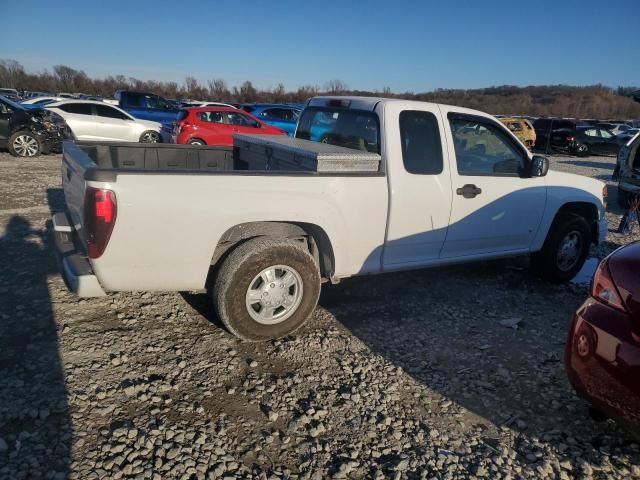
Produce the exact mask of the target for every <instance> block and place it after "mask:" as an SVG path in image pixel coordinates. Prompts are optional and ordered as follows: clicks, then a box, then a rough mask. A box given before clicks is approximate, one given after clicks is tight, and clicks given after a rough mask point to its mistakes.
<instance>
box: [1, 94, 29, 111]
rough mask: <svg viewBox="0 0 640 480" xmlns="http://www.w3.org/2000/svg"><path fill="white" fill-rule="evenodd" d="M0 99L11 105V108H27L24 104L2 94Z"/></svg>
mask: <svg viewBox="0 0 640 480" xmlns="http://www.w3.org/2000/svg"><path fill="white" fill-rule="evenodd" d="M0 100H1V101H2V103H4V104H5V105H8V106H10V107H11V108H15V109H16V110H26V108H25V107H24V105H20V104H19V103H16V102H14V101H11V100H9V99H8V98H7V97H4V96H2V95H0Z"/></svg>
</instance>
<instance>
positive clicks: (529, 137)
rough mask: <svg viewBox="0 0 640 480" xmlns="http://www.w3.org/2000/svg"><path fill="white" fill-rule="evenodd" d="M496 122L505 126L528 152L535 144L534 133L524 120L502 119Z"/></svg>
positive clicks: (529, 123) (531, 126)
mask: <svg viewBox="0 0 640 480" xmlns="http://www.w3.org/2000/svg"><path fill="white" fill-rule="evenodd" d="M498 120H500V121H501V122H502V123H503V124H504V125H506V127H507V128H508V129H509V130H511V132H513V134H514V135H515V136H516V137H518V139H520V141H521V142H522V143H524V145H525V146H526V147H527V148H528V149H529V150H531V149H532V148H533V146H534V145H535V144H536V131H535V130H534V128H533V125H531V122H529V120H527V119H526V118H516V117H502V118H499V119H498Z"/></svg>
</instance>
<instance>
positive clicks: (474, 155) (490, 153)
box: [449, 116, 524, 177]
mask: <svg viewBox="0 0 640 480" xmlns="http://www.w3.org/2000/svg"><path fill="white" fill-rule="evenodd" d="M449 122H450V125H451V134H452V136H453V144H454V147H455V153H456V163H457V166H458V173H459V174H460V175H477V176H513V177H516V176H519V175H520V172H521V171H522V169H523V167H524V154H523V153H522V152H521V151H520V150H519V149H518V148H517V147H516V146H515V145H514V143H513V142H512V141H511V139H510V138H509V137H508V136H507V134H506V132H504V131H502V129H501V128H500V127H498V126H497V125H495V124H493V123H491V122H490V121H485V120H484V119H483V120H477V119H475V118H469V119H467V118H464V117H463V116H460V117H458V116H455V117H450V119H449Z"/></svg>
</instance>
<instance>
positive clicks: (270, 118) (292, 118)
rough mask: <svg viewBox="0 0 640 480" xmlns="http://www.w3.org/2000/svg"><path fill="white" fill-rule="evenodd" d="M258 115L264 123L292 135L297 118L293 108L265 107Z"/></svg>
mask: <svg viewBox="0 0 640 480" xmlns="http://www.w3.org/2000/svg"><path fill="white" fill-rule="evenodd" d="M258 117H259V118H260V119H261V120H262V121H264V122H265V123H268V124H269V125H273V126H274V127H278V128H281V129H282V130H284V131H286V132H287V133H288V134H289V136H291V135H293V132H294V130H295V129H296V122H297V119H298V116H297V113H296V111H295V110H294V109H292V108H282V107H275V108H266V109H265V110H263V111H262V112H260V114H259V115H258Z"/></svg>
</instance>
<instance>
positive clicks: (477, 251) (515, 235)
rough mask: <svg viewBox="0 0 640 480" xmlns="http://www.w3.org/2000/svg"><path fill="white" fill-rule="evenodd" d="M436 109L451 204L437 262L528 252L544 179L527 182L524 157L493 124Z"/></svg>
mask: <svg viewBox="0 0 640 480" xmlns="http://www.w3.org/2000/svg"><path fill="white" fill-rule="evenodd" d="M442 108H443V115H446V118H447V122H448V126H449V128H448V129H447V136H448V138H449V144H450V145H451V146H452V148H450V149H449V162H450V166H451V171H452V177H451V178H452V197H453V202H452V211H451V221H450V222H449V231H448V233H447V239H446V241H445V243H444V248H443V250H442V255H441V258H459V257H467V256H473V255H491V254H496V255H499V254H501V253H507V252H513V253H515V252H518V251H522V252H525V251H528V250H529V248H530V246H531V244H532V242H533V239H534V237H535V235H536V232H537V230H538V227H539V225H540V222H541V220H542V215H543V213H544V209H545V202H546V186H545V179H544V177H535V178H527V176H526V175H525V172H526V171H527V170H528V164H529V162H530V159H529V154H528V152H527V151H526V149H525V148H524V147H523V146H522V145H521V144H520V143H519V142H518V141H517V140H516V139H515V138H513V136H512V135H511V134H510V133H509V132H508V131H507V130H506V129H505V128H504V126H502V125H501V124H499V123H498V122H497V121H495V120H494V119H492V118H489V117H483V116H476V115H469V114H465V113H459V112H456V111H454V110H451V109H449V108H448V107H442Z"/></svg>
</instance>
